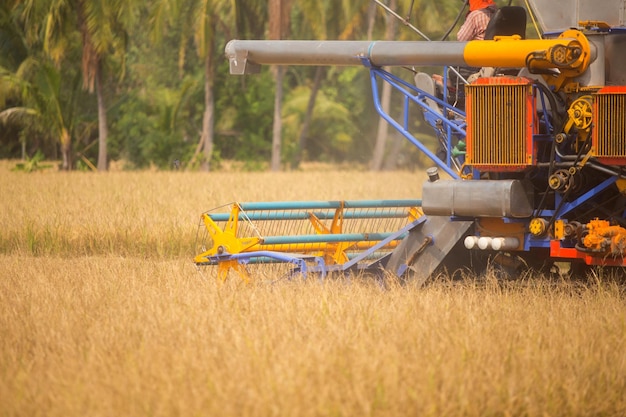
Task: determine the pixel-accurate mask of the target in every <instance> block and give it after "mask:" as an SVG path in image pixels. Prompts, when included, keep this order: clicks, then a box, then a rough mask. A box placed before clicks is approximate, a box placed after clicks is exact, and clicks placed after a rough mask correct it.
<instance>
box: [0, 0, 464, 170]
mask: <svg viewBox="0 0 626 417" xmlns="http://www.w3.org/2000/svg"><path fill="white" fill-rule="evenodd" d="M383 3H385V4H387V6H388V7H389V8H391V9H392V10H395V11H397V13H398V14H399V15H401V16H406V17H405V19H407V21H409V22H410V23H411V24H412V25H414V26H416V27H418V28H419V29H420V31H422V32H423V33H427V34H428V36H429V37H430V38H431V39H438V38H439V37H441V36H442V35H443V34H444V33H445V32H446V31H447V30H448V29H449V27H448V26H449V24H451V23H453V22H454V18H455V16H456V15H457V13H458V12H459V10H460V8H461V6H462V2H460V1H458V0H444V1H435V0H388V1H385V2H383ZM442 22H443V23H442ZM445 22H450V23H448V24H446V23H445ZM231 39H319V40H326V39H342V40H363V39H397V40H403V39H404V40H423V39H421V38H420V36H419V35H418V34H416V33H415V32H413V31H410V30H408V29H406V28H405V27H404V26H403V25H401V24H399V22H398V20H397V19H395V18H394V17H392V16H391V15H390V14H388V13H386V12H385V11H384V10H383V9H382V8H381V7H380V5H378V4H377V3H376V2H375V1H373V0H150V1H138V0H5V1H4V2H3V3H2V5H0V158H28V157H32V156H33V155H34V154H35V153H36V152H39V154H43V155H45V157H46V158H48V159H53V160H59V161H61V162H60V164H61V168H62V169H66V170H70V169H93V170H107V169H108V166H109V163H110V162H111V161H117V160H123V161H124V163H125V166H127V167H129V168H138V169H139V168H145V167H148V166H156V167H158V168H161V169H176V168H180V167H183V168H185V169H202V170H211V169H218V168H219V165H220V163H221V161H224V160H237V161H241V163H242V164H243V165H244V166H245V167H246V168H248V169H264V168H265V167H267V166H269V167H270V168H271V169H273V170H278V169H282V168H284V167H297V166H298V165H299V164H300V163H301V162H302V161H327V162H345V161H348V162H358V163H370V167H371V168H372V169H381V168H383V167H384V166H393V165H394V164H395V163H396V162H397V155H404V156H406V154H407V152H409V151H407V152H400V149H399V147H398V145H397V142H399V141H387V140H386V138H387V135H388V134H389V132H388V131H387V130H386V128H385V126H384V125H380V121H379V118H378V117H377V116H376V113H375V110H374V108H373V104H372V102H371V90H370V84H369V73H368V71H366V70H364V69H363V68H361V67H358V68H357V67H354V68H352V67H342V68H336V67H273V68H263V69H262V71H261V73H260V74H256V75H250V76H231V75H229V73H228V62H227V60H226V59H225V58H224V46H225V44H226V43H227V42H228V41H229V40H231ZM393 144H396V145H393ZM268 164H269V165H268Z"/></svg>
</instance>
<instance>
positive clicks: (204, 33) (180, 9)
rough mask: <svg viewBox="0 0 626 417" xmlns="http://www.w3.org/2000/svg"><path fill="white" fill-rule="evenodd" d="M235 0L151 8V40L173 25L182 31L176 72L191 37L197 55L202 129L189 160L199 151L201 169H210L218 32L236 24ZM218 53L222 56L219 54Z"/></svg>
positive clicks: (169, 0) (168, 2) (187, 0)
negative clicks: (201, 83)
mask: <svg viewBox="0 0 626 417" xmlns="http://www.w3.org/2000/svg"><path fill="white" fill-rule="evenodd" d="M237 9H238V2H237V1H236V0H160V1H157V2H156V3H155V4H154V7H153V9H152V11H151V15H152V28H153V33H154V36H153V39H154V40H155V41H159V40H160V39H161V36H162V32H163V30H164V29H165V28H168V27H173V26H175V27H176V28H177V29H178V30H179V31H180V33H181V38H180V44H179V45H180V47H179V71H182V68H183V64H184V61H185V55H186V45H187V43H188V41H189V40H190V39H192V38H193V40H194V42H195V46H196V52H197V54H198V57H199V58H200V59H201V60H202V62H203V67H204V112H203V116H202V131H201V134H200V140H199V141H198V146H197V147H196V151H195V153H194V155H193V157H192V159H191V161H190V163H189V165H193V164H194V162H195V160H196V158H197V157H198V155H199V154H200V152H202V154H203V157H202V164H201V169H202V170H203V171H209V170H210V167H211V165H210V163H211V156H212V154H213V137H214V129H215V98H214V94H213V86H214V78H215V65H216V55H217V52H218V51H219V52H221V49H219V48H218V46H217V43H218V41H219V39H220V38H219V36H218V34H219V32H220V31H221V32H223V33H228V32H231V31H232V30H233V28H234V26H235V24H234V22H235V17H236V15H237ZM220 56H221V55H220Z"/></svg>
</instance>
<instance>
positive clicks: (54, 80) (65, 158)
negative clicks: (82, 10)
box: [0, 57, 71, 170]
mask: <svg viewBox="0 0 626 417" xmlns="http://www.w3.org/2000/svg"><path fill="white" fill-rule="evenodd" d="M0 85H3V86H5V87H6V91H7V92H8V91H11V92H12V95H13V97H14V98H16V99H17V100H18V101H19V103H21V105H19V106H12V107H9V108H6V109H4V110H2V111H0V121H1V122H3V123H7V122H14V123H16V124H18V125H23V124H26V123H28V122H29V121H30V120H31V119H34V122H35V127H34V128H35V130H42V131H45V132H46V133H45V136H50V137H52V138H54V139H55V140H56V141H58V142H59V144H60V145H61V155H62V165H61V167H62V169H64V170H68V169H69V168H70V166H71V161H70V145H71V142H70V135H69V132H68V128H67V122H66V120H65V117H64V114H63V102H62V99H61V74H60V72H59V70H57V69H56V68H55V67H54V66H53V65H51V63H50V62H48V61H46V60H45V59H44V60H38V59H36V58H34V57H29V58H27V59H25V60H24V61H23V62H22V63H21V64H20V66H19V67H18V69H17V70H16V71H15V72H14V73H11V72H8V71H6V70H5V71H0ZM43 126H45V129H44V128H42V127H43ZM23 145H25V143H23ZM23 148H24V146H23ZM22 157H24V155H22Z"/></svg>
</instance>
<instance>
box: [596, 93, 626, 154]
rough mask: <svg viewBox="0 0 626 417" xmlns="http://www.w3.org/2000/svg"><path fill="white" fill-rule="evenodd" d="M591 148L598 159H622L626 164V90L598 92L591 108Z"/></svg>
mask: <svg viewBox="0 0 626 417" xmlns="http://www.w3.org/2000/svg"><path fill="white" fill-rule="evenodd" d="M593 121H594V130H593V147H594V149H595V155H596V157H598V158H619V159H621V158H624V159H623V160H622V161H611V162H612V163H621V164H626V88H624V87H606V88H603V89H602V90H600V91H598V93H597V94H596V95H595V97H594V106H593Z"/></svg>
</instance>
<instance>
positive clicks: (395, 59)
mask: <svg viewBox="0 0 626 417" xmlns="http://www.w3.org/2000/svg"><path fill="white" fill-rule="evenodd" d="M225 52H226V57H227V58H228V60H229V62H230V72H231V74H248V73H255V72H258V70H259V66H260V65H317V66H319V65H330V66H335V65H339V66H342V65H371V66H375V67H383V66H428V65H433V66H446V65H450V66H467V67H500V68H522V67H529V70H531V71H541V70H546V69H558V70H560V71H561V72H564V73H565V75H568V76H576V75H579V74H581V73H583V72H584V71H585V70H586V69H587V67H588V66H589V64H590V62H591V61H593V59H595V56H596V54H595V49H594V46H593V44H591V43H590V42H589V41H588V40H587V38H586V37H585V36H584V34H583V33H582V32H580V31H578V30H575V29H572V30H567V31H565V32H563V33H562V34H561V35H560V36H559V37H558V38H556V39H532V40H525V39H521V38H520V37H519V36H517V35H514V36H503V37H497V38H495V39H494V40H487V41H469V42H448V41H445V42H437V41H432V42H421V41H311V40H275V41H267V40H232V41H230V42H228V44H227V45H226V49H225Z"/></svg>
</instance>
